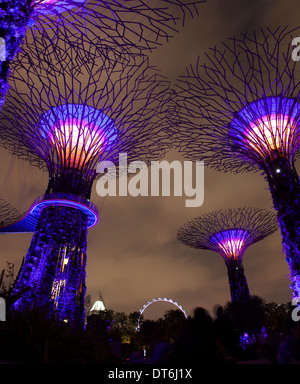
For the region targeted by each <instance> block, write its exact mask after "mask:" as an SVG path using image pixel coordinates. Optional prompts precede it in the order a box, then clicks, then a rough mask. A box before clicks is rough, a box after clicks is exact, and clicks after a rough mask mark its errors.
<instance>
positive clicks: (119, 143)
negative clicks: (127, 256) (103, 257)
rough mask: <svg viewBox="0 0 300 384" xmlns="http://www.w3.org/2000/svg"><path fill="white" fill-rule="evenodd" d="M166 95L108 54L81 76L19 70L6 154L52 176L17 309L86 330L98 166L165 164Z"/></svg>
mask: <svg viewBox="0 0 300 384" xmlns="http://www.w3.org/2000/svg"><path fill="white" fill-rule="evenodd" d="M42 41H43V40H42ZM46 53H47V52H46ZM41 59H42V57H41ZM168 87H169V84H168V83H167V82H166V81H165V80H162V78H161V77H160V76H159V74H158V73H157V71H156V70H154V69H153V68H151V67H150V66H149V62H148V59H147V58H146V57H144V56H139V57H137V58H132V57H131V56H126V57H125V56H124V55H123V54H118V53H117V52H115V51H114V50H110V49H109V48H107V49H106V51H105V52H103V55H102V56H98V57H97V60H96V61H91V62H90V63H89V64H88V63H86V64H85V66H83V67H82V68H81V72H80V73H78V69H74V71H73V73H72V68H71V67H70V70H69V71H68V72H67V73H63V72H57V73H55V72H51V73H49V72H47V71H43V70H42V69H41V67H40V66H39V63H36V65H33V64H32V63H31V65H29V64H28V65H27V64H25V63H24V62H22V61H20V62H18V63H15V67H14V70H13V75H12V77H11V80H10V89H9V92H8V95H7V100H6V103H5V105H4V106H3V108H2V111H1V123H0V137H1V139H0V140H1V143H2V144H1V145H3V146H4V147H5V148H6V149H8V150H9V151H11V152H12V153H14V154H16V155H17V156H18V157H19V158H22V159H25V160H27V161H29V162H30V163H31V164H33V165H36V166H38V167H40V168H44V169H46V170H47V171H48V172H49V184H48V187H47V189H46V191H45V194H44V195H43V196H41V197H39V198H38V199H37V200H36V202H35V204H34V211H35V212H38V215H39V218H38V223H37V225H36V229H35V233H34V236H33V239H32V241H31V245H30V248H29V250H28V253H27V255H26V258H25V261H24V264H23V267H22V270H21V273H20V275H19V279H18V281H17V282H16V285H15V294H17V293H18V291H19V290H21V289H22V288H24V287H27V286H28V287H30V288H31V289H30V291H29V292H27V293H26V294H25V295H23V296H22V298H21V299H20V300H18V301H17V302H16V303H15V308H16V309H20V310H24V309H26V308H31V307H32V306H42V305H48V306H49V312H50V313H53V312H55V311H56V312H57V316H58V318H59V319H61V320H68V321H69V322H71V323H72V324H74V326H79V327H80V326H82V324H83V321H84V297H85V291H86V288H85V265H86V245H87V244H86V237H87V228H88V226H90V225H93V224H95V222H96V221H97V212H96V209H95V207H94V205H93V204H92V203H91V202H90V201H89V199H90V196H91V189H92V184H93V181H94V180H95V178H96V177H97V173H96V166H97V165H98V163H99V162H100V161H106V160H108V161H111V162H113V163H115V164H117V163H118V160H119V153H121V152H126V153H127V159H128V161H132V160H134V159H138V160H142V161H145V162H146V163H149V161H150V160H151V159H158V158H161V157H162V156H163V155H164V153H165V151H166V150H167V149H168V148H169V142H168V140H167V139H168V135H167V134H166V133H165V132H164V131H163V130H162V127H163V125H164V124H163V120H164V119H163V109H164V101H165V98H168V97H169V92H168Z"/></svg>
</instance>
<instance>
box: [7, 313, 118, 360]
mask: <svg viewBox="0 0 300 384" xmlns="http://www.w3.org/2000/svg"><path fill="white" fill-rule="evenodd" d="M0 340H1V343H0V360H2V361H14V362H21V363H29V364H30V363H42V364H50V363H71V364H73V363H77V364H78V363H82V364H86V363H107V362H111V361H112V355H111V353H110V350H109V347H108V345H107V343H106V342H105V340H103V338H102V337H99V335H97V334H96V333H95V332H93V331H92V330H89V331H86V332H84V331H82V332H81V331H74V329H72V328H71V327H70V325H69V324H67V323H63V322H59V321H57V320H56V319H55V318H54V317H51V318H49V317H48V315H47V309H46V308H39V309H38V310H32V311H26V312H17V311H8V314H7V319H6V321H5V322H1V323H0Z"/></svg>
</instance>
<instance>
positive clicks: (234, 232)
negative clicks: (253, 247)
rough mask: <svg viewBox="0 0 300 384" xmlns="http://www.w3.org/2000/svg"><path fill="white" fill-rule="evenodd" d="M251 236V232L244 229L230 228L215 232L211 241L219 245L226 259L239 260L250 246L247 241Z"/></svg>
mask: <svg viewBox="0 0 300 384" xmlns="http://www.w3.org/2000/svg"><path fill="white" fill-rule="evenodd" d="M249 236H250V234H249V232H248V231H246V230H244V229H230V230H226V231H221V232H218V233H215V234H214V235H213V236H212V237H211V238H210V241H211V242H212V243H214V244H216V245H217V247H218V248H219V250H220V254H221V255H222V256H223V257H224V258H225V259H226V260H232V259H233V260H237V259H241V257H242V256H243V254H244V252H245V250H246V248H247V247H248V245H247V244H246V241H247V239H248V237H249Z"/></svg>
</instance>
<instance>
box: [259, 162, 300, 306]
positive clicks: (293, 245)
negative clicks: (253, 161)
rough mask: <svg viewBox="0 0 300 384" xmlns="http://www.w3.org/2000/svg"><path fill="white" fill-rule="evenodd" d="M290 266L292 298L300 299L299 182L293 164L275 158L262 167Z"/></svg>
mask: <svg viewBox="0 0 300 384" xmlns="http://www.w3.org/2000/svg"><path fill="white" fill-rule="evenodd" d="M264 171H265V174H266V179H267V181H268V184H269V188H270V191H271V194H272V198H273V205H274V209H275V210H276V212H277V219H278V224H279V227H280V231H281V237H282V245H283V251H284V253H285V256H286V261H287V262H288V265H289V268H290V280H291V286H290V288H291V289H292V291H293V299H296V300H300V183H299V177H298V175H297V172H296V170H295V167H294V165H293V163H290V162H289V161H287V160H285V159H282V158H278V159H276V160H275V161H274V160H273V161H272V163H271V164H268V167H265V169H264Z"/></svg>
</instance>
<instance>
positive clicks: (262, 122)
mask: <svg viewBox="0 0 300 384" xmlns="http://www.w3.org/2000/svg"><path fill="white" fill-rule="evenodd" d="M229 137H230V141H231V140H233V143H234V147H235V148H240V149H242V150H245V149H246V150H247V152H248V153H250V154H251V155H252V154H253V153H254V154H256V156H257V155H258V157H259V159H260V160H265V159H266V158H268V159H270V160H273V159H275V158H278V157H286V158H290V156H293V155H294V154H295V152H296V151H297V150H298V149H299V148H300V105H299V103H298V102H296V100H294V99H290V98H284V97H279V96H278V97H269V98H264V99H260V100H257V101H255V102H252V103H250V104H248V105H246V106H245V107H244V108H243V109H242V110H240V111H239V112H238V113H237V114H236V115H235V118H234V119H233V120H232V121H231V123H230V130H229ZM253 150H254V152H253Z"/></svg>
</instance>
